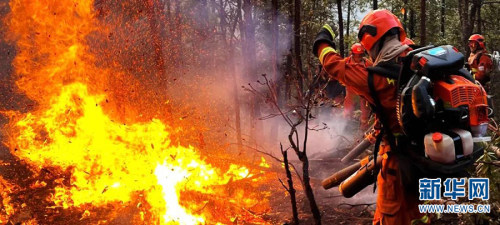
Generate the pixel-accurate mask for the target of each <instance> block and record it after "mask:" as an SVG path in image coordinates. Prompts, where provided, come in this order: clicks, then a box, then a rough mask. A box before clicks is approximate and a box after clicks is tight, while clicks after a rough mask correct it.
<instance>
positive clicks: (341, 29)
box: [337, 0, 344, 57]
mask: <svg viewBox="0 0 500 225" xmlns="http://www.w3.org/2000/svg"><path fill="white" fill-rule="evenodd" d="M337 13H338V19H339V51H340V56H342V57H344V21H343V19H342V0H337Z"/></svg>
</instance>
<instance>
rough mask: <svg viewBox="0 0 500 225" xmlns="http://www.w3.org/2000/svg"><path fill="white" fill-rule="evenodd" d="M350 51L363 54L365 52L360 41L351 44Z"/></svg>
mask: <svg viewBox="0 0 500 225" xmlns="http://www.w3.org/2000/svg"><path fill="white" fill-rule="evenodd" d="M351 53H352V54H363V53H365V49H364V48H363V45H361V44H360V43H356V44H353V45H352V46H351Z"/></svg>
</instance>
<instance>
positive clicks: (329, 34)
mask: <svg viewBox="0 0 500 225" xmlns="http://www.w3.org/2000/svg"><path fill="white" fill-rule="evenodd" d="M334 38H335V33H334V32H333V29H332V27H330V25H328V24H325V25H323V27H322V28H321V30H320V31H319V33H318V34H317V35H316V39H315V40H314V44H313V54H314V55H315V56H316V57H318V48H319V45H320V44H321V43H327V44H328V45H330V46H331V47H332V48H335V43H333V39H334Z"/></svg>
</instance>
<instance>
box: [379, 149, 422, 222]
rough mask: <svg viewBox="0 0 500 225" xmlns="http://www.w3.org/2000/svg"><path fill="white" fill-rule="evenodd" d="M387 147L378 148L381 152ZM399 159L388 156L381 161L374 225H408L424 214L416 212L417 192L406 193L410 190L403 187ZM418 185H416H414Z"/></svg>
mask: <svg viewBox="0 0 500 225" xmlns="http://www.w3.org/2000/svg"><path fill="white" fill-rule="evenodd" d="M383 147H386V149H385V150H388V149H387V147H388V146H380V148H381V149H380V150H382V151H381V152H385V151H383V150H384V149H382V148H383ZM400 168H401V167H400V166H399V159H398V158H397V157H396V156H394V155H391V154H389V156H388V157H387V158H384V159H383V160H382V169H381V170H380V173H379V174H378V177H377V189H378V193H377V208H376V210H375V216H374V218H373V224H374V225H409V224H411V221H412V220H415V219H420V218H422V217H423V216H424V215H425V214H421V213H420V212H419V210H418V204H421V201H420V200H419V199H418V197H419V196H418V191H416V192H412V191H409V192H408V191H406V190H408V189H410V188H418V187H404V185H403V182H402V180H401V178H402V175H401V173H400V171H399V170H400ZM416 185H418V184H416Z"/></svg>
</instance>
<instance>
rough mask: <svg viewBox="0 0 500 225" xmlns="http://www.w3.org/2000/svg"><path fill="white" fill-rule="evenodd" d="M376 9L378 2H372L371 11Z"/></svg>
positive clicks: (374, 0) (375, 0)
mask: <svg viewBox="0 0 500 225" xmlns="http://www.w3.org/2000/svg"><path fill="white" fill-rule="evenodd" d="M375 9H378V1H377V0H373V10H375Z"/></svg>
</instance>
